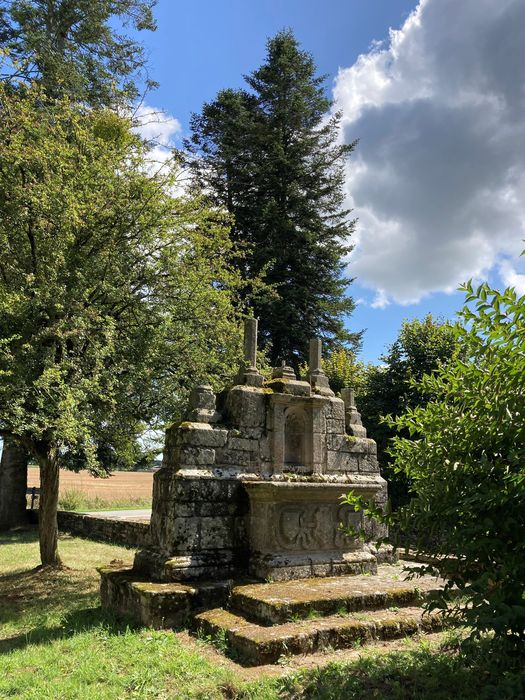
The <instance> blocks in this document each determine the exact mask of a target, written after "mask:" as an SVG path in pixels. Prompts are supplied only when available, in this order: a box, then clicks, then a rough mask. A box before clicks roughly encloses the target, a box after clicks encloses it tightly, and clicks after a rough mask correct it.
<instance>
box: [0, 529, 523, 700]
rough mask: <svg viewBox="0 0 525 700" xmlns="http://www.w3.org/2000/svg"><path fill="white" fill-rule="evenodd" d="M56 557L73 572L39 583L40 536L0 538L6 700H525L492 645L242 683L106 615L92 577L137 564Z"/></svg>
mask: <svg viewBox="0 0 525 700" xmlns="http://www.w3.org/2000/svg"><path fill="white" fill-rule="evenodd" d="M60 549H61V554H62V557H63V559H64V562H65V564H66V565H67V566H69V567H70V568H69V569H66V570H63V571H59V572H55V573H49V572H41V571H35V570H34V567H35V566H36V565H37V563H38V543H37V536H36V532H34V531H26V532H19V533H13V534H9V535H4V536H0V698H23V699H26V698H27V699H34V700H43V699H46V700H47V699H48V698H49V699H55V698H56V699H60V700H62V699H64V700H65V699H73V698H75V699H76V698H82V699H83V700H84V699H85V700H91V699H93V700H95V699H100V700H112V699H117V698H119V699H120V698H141V699H142V698H144V699H146V698H155V699H162V698H181V699H184V698H200V699H201V700H204V699H206V698H210V699H212V698H229V699H234V698H238V699H239V700H277V699H278V698H288V699H290V700H291V699H292V698H311V699H312V700H313V699H319V700H321V699H323V700H332V699H333V700H335V699H343V698H344V699H346V698H349V699H351V698H355V699H356V700H357V699H358V698H359V699H361V698H366V700H382V699H383V698H389V699H392V700H405V699H407V700H412V699H414V700H415V699H416V698H418V699H421V700H448V698H454V700H463V699H465V700H470V699H472V700H474V699H476V700H492V699H494V698H496V699H497V698H501V699H503V700H506V699H509V700H517V699H518V698H525V670H524V669H523V666H522V664H521V663H520V662H519V661H518V660H517V659H507V658H504V657H502V655H501V654H499V653H497V650H496V649H495V648H494V645H493V644H491V643H490V642H488V641H487V642H485V643H484V644H483V645H479V646H478V647H477V648H476V649H474V650H473V651H471V652H469V654H467V655H465V654H463V653H459V652H458V651H457V650H455V649H443V650H441V649H436V648H431V647H430V646H429V645H427V644H425V643H422V644H420V645H415V646H412V647H407V649H406V651H402V652H399V651H398V652H395V653H392V654H379V653H376V652H374V651H371V652H368V651H366V650H363V654H362V656H361V658H359V659H358V660H356V661H353V662H351V663H344V664H343V663H332V664H329V665H328V666H325V667H324V668H320V669H314V670H307V671H302V672H295V673H293V674H291V675H288V676H286V677H284V678H266V679H265V678H264V677H261V678H260V679H259V680H257V681H256V682H253V681H251V682H246V680H244V679H243V678H242V676H241V674H240V673H238V672H237V671H235V670H234V669H233V667H226V666H221V665H219V664H217V663H215V662H214V660H213V655H211V654H210V653H209V651H207V648H206V645H205V644H204V643H200V645H199V644H197V645H194V646H192V647H191V648H190V647H188V646H187V645H185V644H184V643H183V642H181V641H180V639H179V638H177V637H176V636H175V635H174V634H172V633H171V632H163V631H160V632H156V631H152V630H148V629H144V628H134V627H132V626H130V625H129V624H126V623H125V622H123V621H118V620H116V619H115V618H114V617H113V616H112V615H110V614H108V613H105V612H103V611H102V610H101V609H100V606H99V600H98V575H97V573H96V570H95V567H96V566H97V565H99V564H107V563H108V562H109V561H111V560H113V559H119V560H122V561H131V559H132V557H133V552H132V551H131V550H127V549H125V548H123V547H117V546H112V545H106V544H100V543H96V542H91V541H88V540H81V539H78V538H72V537H63V538H62V539H61V542H60ZM255 677H257V674H256V675H255Z"/></svg>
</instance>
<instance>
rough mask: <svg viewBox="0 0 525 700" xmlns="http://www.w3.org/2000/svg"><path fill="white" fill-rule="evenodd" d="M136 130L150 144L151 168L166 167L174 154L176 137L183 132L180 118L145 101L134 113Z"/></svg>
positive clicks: (149, 159) (149, 158)
mask: <svg viewBox="0 0 525 700" xmlns="http://www.w3.org/2000/svg"><path fill="white" fill-rule="evenodd" d="M133 122H134V124H135V126H134V130H135V131H136V132H137V133H138V134H140V136H142V138H143V139H144V140H145V141H147V142H148V143H149V144H150V147H151V150H150V152H149V157H148V161H149V163H150V168H151V170H152V171H153V170H158V169H159V168H162V167H164V166H165V165H166V164H167V163H168V161H169V160H170V159H171V158H172V156H173V149H174V148H175V147H176V145H177V144H176V138H177V136H179V135H180V134H181V132H182V126H181V124H180V122H179V120H178V119H176V118H175V117H173V116H172V115H171V114H168V113H167V112H164V111H163V110H161V109H158V108H156V107H152V106H151V105H147V104H145V103H144V102H143V103H141V104H140V105H138V106H137V108H136V109H135V111H134V113H133Z"/></svg>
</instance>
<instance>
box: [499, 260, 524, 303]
mask: <svg viewBox="0 0 525 700" xmlns="http://www.w3.org/2000/svg"><path fill="white" fill-rule="evenodd" d="M499 274H500V276H501V279H502V280H503V282H504V283H505V285H506V286H507V287H515V288H516V291H517V293H518V294H519V295H520V296H521V295H523V294H525V274H522V273H520V272H518V271H517V270H516V269H515V267H514V265H512V264H511V263H510V262H509V261H508V260H504V261H503V262H502V263H501V264H500V266H499Z"/></svg>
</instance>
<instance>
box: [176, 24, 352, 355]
mask: <svg viewBox="0 0 525 700" xmlns="http://www.w3.org/2000/svg"><path fill="white" fill-rule="evenodd" d="M246 82H247V84H248V88H249V89H248V90H224V91H222V92H220V93H219V94H218V96H217V98H216V99H215V101H213V102H211V103H209V104H205V105H204V107H203V110H202V113H201V114H199V115H194V116H193V118H192V123H191V128H192V138H191V140H190V141H189V142H188V143H187V144H186V145H187V148H188V149H189V151H190V153H191V154H192V156H193V157H191V156H190V165H191V167H192V170H193V173H194V177H195V182H196V183H198V185H199V186H203V185H204V186H205V187H206V188H207V189H209V190H210V191H211V192H212V193H213V197H214V200H215V202H216V203H217V204H218V205H220V206H222V207H225V208H226V209H227V210H228V211H229V212H230V213H231V214H232V215H233V218H234V225H233V230H232V236H233V240H234V242H235V243H236V245H237V246H238V247H239V248H241V249H242V250H243V252H244V257H243V259H242V260H241V261H240V263H239V264H240V269H241V272H242V274H243V276H244V278H245V279H250V278H251V277H253V276H255V275H260V274H262V273H264V275H265V281H266V282H267V283H268V284H269V285H270V286H271V288H272V290H273V293H272V294H260V295H259V296H258V297H257V298H256V299H255V300H254V303H253V307H254V313H255V315H256V316H258V317H259V330H260V338H261V344H262V346H263V347H265V348H269V359H270V362H271V364H272V365H276V364H278V363H280V361H281V360H286V361H287V362H288V363H291V364H293V365H294V366H295V368H296V369H297V368H298V367H299V365H300V363H301V362H302V361H304V360H305V359H306V353H307V348H308V340H309V339H310V338H311V337H313V336H316V335H322V336H323V337H324V339H325V340H326V341H327V343H328V345H329V347H330V348H332V349H333V348H334V347H340V346H341V345H342V344H345V343H348V342H353V343H354V344H355V343H357V342H358V339H359V334H350V333H348V332H347V331H346V330H345V329H344V325H343V318H344V317H345V316H346V315H348V314H349V313H351V311H352V310H353V308H354V303H353V301H352V299H351V298H349V297H347V296H345V290H346V287H347V285H348V284H349V282H350V280H348V279H345V278H344V277H343V270H344V267H345V262H344V256H345V255H346V254H347V253H348V252H349V251H350V250H351V246H350V245H349V243H348V239H349V236H350V234H351V233H352V231H353V229H354V222H353V221H352V220H350V219H349V212H348V211H346V210H344V209H343V203H344V194H343V183H344V165H345V163H346V160H347V157H348V156H349V154H350V153H351V151H352V150H353V148H354V144H350V145H342V144H340V142H339V121H340V118H339V115H337V114H336V115H333V116H332V117H330V118H329V119H327V120H325V115H326V112H327V110H328V109H329V107H330V103H329V101H328V99H327V98H326V96H325V92H324V90H323V88H322V87H321V85H322V82H323V78H322V77H318V76H316V68H315V64H314V61H313V59H312V57H311V55H310V54H308V53H307V52H305V51H302V50H301V49H300V48H299V45H298V43H297V41H296V39H295V38H294V36H293V34H292V33H291V32H289V31H285V32H281V33H279V34H277V35H276V36H275V37H273V38H272V39H270V40H269V41H268V44H267V57H266V62H265V63H264V64H263V65H262V66H261V67H260V68H259V69H258V70H256V71H255V72H253V73H252V74H250V75H249V76H247V77H246Z"/></svg>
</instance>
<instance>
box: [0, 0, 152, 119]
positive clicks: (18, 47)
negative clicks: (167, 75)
mask: <svg viewBox="0 0 525 700" xmlns="http://www.w3.org/2000/svg"><path fill="white" fill-rule="evenodd" d="M155 4H156V0H97V1H96V2H93V0H0V47H1V48H2V51H3V52H4V53H5V54H7V56H8V57H9V59H10V61H9V62H8V63H6V64H5V66H4V71H3V72H2V73H1V77H2V79H3V80H7V81H9V80H13V79H15V80H16V81H17V82H18V81H19V80H20V79H23V80H25V81H27V82H29V81H33V82H34V81H36V82H38V83H40V84H41V85H42V86H43V87H44V89H45V91H46V95H47V97H48V98H54V97H59V96H62V95H69V96H70V97H72V98H73V99H75V100H79V101H82V102H86V103H87V104H91V105H94V106H101V105H108V104H112V103H114V102H117V101H122V100H123V101H124V103H129V102H130V100H131V99H133V98H134V97H136V96H137V94H138V93H137V86H136V82H135V81H136V78H137V76H138V73H139V72H140V71H141V70H143V69H145V65H146V59H145V54H144V50H143V48H142V46H141V45H140V44H139V43H137V42H136V41H135V40H134V39H132V38H130V36H129V35H125V34H124V33H122V32H121V31H119V26H120V27H122V26H123V27H129V28H131V29H133V30H144V29H149V30H153V29H155V22H154V19H153V15H152V8H153V7H154V5H155ZM144 78H145V76H144V75H143V76H142V80H144ZM146 82H147V81H146Z"/></svg>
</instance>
